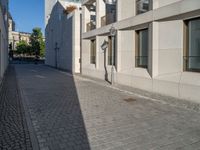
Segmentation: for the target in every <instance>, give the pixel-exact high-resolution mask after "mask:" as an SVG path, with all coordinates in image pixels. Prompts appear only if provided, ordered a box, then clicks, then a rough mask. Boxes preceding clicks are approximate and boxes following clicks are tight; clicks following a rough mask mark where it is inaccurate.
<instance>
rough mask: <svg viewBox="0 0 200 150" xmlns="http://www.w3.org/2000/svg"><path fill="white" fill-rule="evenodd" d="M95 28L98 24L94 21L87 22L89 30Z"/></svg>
mask: <svg viewBox="0 0 200 150" xmlns="http://www.w3.org/2000/svg"><path fill="white" fill-rule="evenodd" d="M95 28H96V25H95V22H94V21H91V22H89V23H87V32H88V31H91V30H94V29H95Z"/></svg>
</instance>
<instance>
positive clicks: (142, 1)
mask: <svg viewBox="0 0 200 150" xmlns="http://www.w3.org/2000/svg"><path fill="white" fill-rule="evenodd" d="M149 10H150V0H136V13H137V14H142V13H145V12H147V11H149Z"/></svg>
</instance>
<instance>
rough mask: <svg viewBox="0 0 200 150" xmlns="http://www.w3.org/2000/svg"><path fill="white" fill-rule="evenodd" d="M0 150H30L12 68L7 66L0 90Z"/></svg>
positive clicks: (28, 137) (27, 132)
mask: <svg viewBox="0 0 200 150" xmlns="http://www.w3.org/2000/svg"><path fill="white" fill-rule="evenodd" d="M0 149H1V150H8V149H10V150H31V149H32V146H31V141H30V136H29V131H28V128H27V124H26V119H25V114H24V110H23V106H22V102H21V97H20V94H19V90H18V85H17V80H16V76H15V69H14V67H13V66H9V68H8V70H7V72H6V74H5V79H4V80H3V83H2V88H1V90H0Z"/></svg>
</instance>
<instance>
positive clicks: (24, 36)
mask: <svg viewBox="0 0 200 150" xmlns="http://www.w3.org/2000/svg"><path fill="white" fill-rule="evenodd" d="M11 35H12V36H11V39H9V41H10V44H12V49H13V50H16V46H17V43H19V41H25V42H26V43H28V44H29V42H30V36H31V33H27V32H16V31H12V34H11Z"/></svg>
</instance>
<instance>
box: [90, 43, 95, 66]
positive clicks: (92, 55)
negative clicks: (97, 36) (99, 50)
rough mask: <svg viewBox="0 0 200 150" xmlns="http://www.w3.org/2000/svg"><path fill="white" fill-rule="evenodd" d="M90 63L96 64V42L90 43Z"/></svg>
mask: <svg viewBox="0 0 200 150" xmlns="http://www.w3.org/2000/svg"><path fill="white" fill-rule="evenodd" d="M90 63H91V64H96V40H91V41H90Z"/></svg>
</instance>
